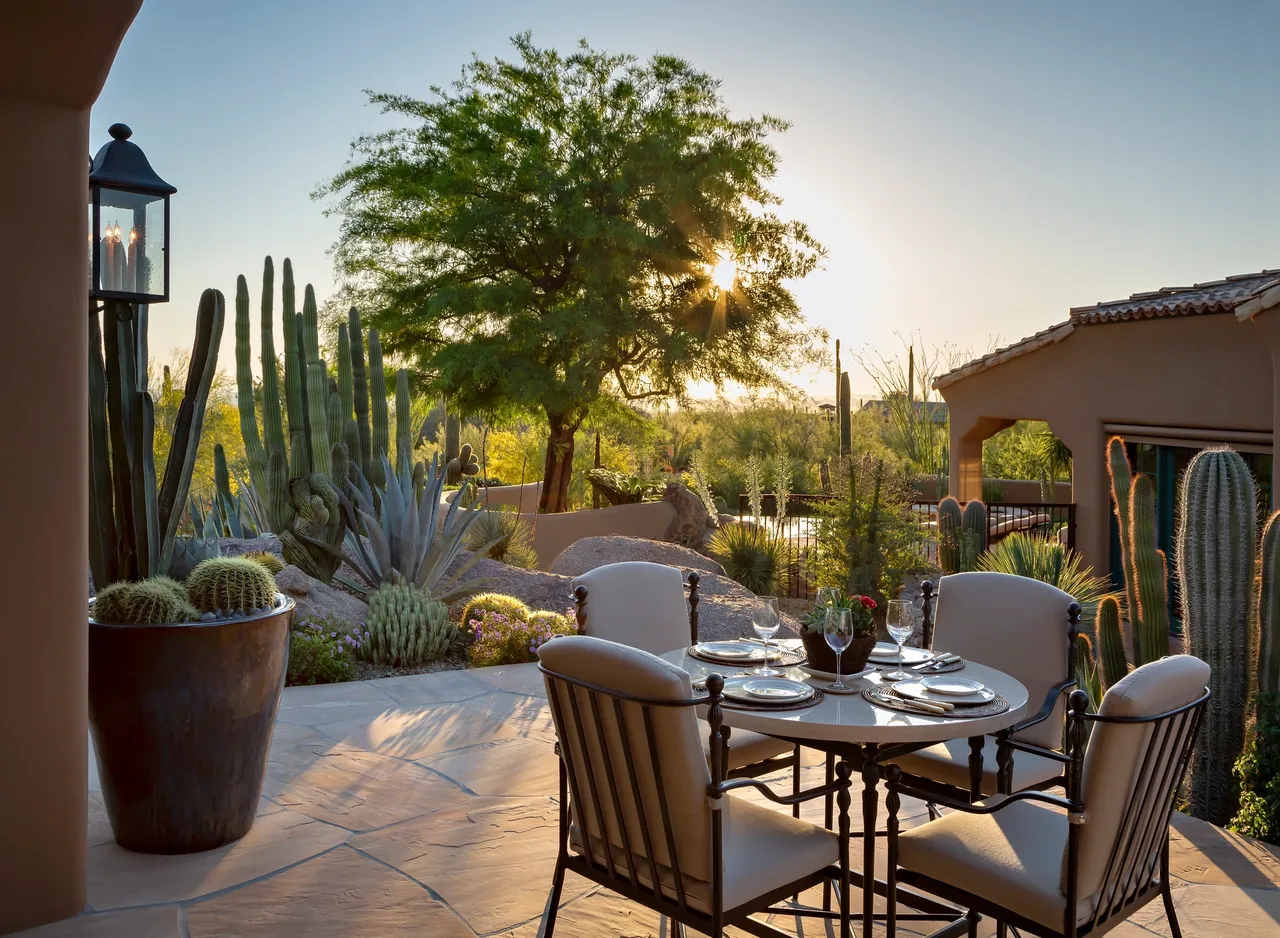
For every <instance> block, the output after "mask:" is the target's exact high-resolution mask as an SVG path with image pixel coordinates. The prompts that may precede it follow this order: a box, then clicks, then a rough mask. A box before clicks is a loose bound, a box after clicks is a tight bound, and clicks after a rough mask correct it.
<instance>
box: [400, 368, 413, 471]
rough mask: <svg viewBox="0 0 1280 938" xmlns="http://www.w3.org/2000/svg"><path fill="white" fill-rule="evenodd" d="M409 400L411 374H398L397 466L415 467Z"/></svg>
mask: <svg viewBox="0 0 1280 938" xmlns="http://www.w3.org/2000/svg"><path fill="white" fill-rule="evenodd" d="M411 406H412V405H411V404H410V400H409V372H407V371H405V370H404V369H403V368H401V369H400V370H399V371H397V372H396V466H397V467H399V466H406V465H409V466H411V465H413V429H412V419H411V418H412V415H411V414H410V408H411Z"/></svg>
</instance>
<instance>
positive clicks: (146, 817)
mask: <svg viewBox="0 0 1280 938" xmlns="http://www.w3.org/2000/svg"><path fill="white" fill-rule="evenodd" d="M277 603H278V605H277V606H276V608H275V609H273V610H271V611H270V612H263V613H259V614H257V615H253V616H246V617H243V618H236V619H216V620H213V621H210V622H185V623H179V624H176V625H107V624H104V623H101V622H95V621H94V620H93V619H92V618H90V619H89V727H90V730H91V732H92V733H93V743H94V747H95V749H96V750H97V755H98V772H99V776H100V778H101V783H102V800H103V802H104V803H105V805H106V809H107V816H108V817H109V818H110V820H111V829H112V831H114V833H115V838H116V842H117V843H118V844H119V845H120V846H122V847H126V848H128V849H129V850H136V851H139V852H142V853H195V852H197V851H200V850H212V849H213V848H214V847H220V846H222V845H223V844H227V843H230V842H232V841H234V840H239V839H240V838H241V837H243V836H244V835H245V834H246V833H248V831H249V828H250V827H252V826H253V819H254V816H255V815H256V814H257V810H258V800H259V798H260V797H261V795H262V782H263V777H264V775H265V774H266V769H267V749H268V747H269V746H270V744H271V732H272V728H273V727H274V725H275V719H276V711H277V709H278V708H279V706H280V692H281V691H282V690H283V689H284V678H285V669H286V667H287V665H288V659H289V620H290V617H291V616H292V615H293V609H294V601H293V600H292V599H290V598H288V597H286V596H281V595H278V596H277ZM90 611H92V606H90Z"/></svg>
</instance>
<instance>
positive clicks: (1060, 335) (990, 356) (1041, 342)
mask: <svg viewBox="0 0 1280 938" xmlns="http://www.w3.org/2000/svg"><path fill="white" fill-rule="evenodd" d="M1075 328H1076V324H1075V323H1074V322H1072V321H1071V320H1067V321H1066V322H1060V323H1058V324H1057V325H1054V326H1050V327H1049V328H1048V329H1042V330H1041V331H1039V332H1037V333H1036V334H1035V335H1031V336H1027V337H1026V338H1025V339H1023V340H1022V341H1020V342H1014V343H1013V344H1012V345H1006V346H1005V347H1004V348H998V349H996V350H995V351H994V352H988V353H987V354H986V355H983V356H982V357H981V358H975V359H974V360H973V361H971V362H969V363H968V364H965V365H961V366H960V367H959V368H956V369H954V370H953V371H948V372H947V373H946V374H945V375H939V376H938V377H937V378H934V379H933V387H934V389H935V390H940V389H942V388H945V387H946V386H947V385H948V384H951V383H952V382H955V381H959V380H960V379H961V378H967V377H969V375H973V374H977V373H978V372H979V371H986V370H987V369H988V368H994V367H995V366H996V365H999V364H1001V363H1003V362H1007V361H1008V360H1009V359H1011V358H1017V357H1018V356H1019V355H1026V354H1027V353H1028V352H1034V351H1035V350H1036V349H1038V348H1044V347H1045V346H1046V345H1052V344H1053V343H1055V342H1061V341H1062V340H1063V339H1065V338H1066V337H1067V336H1069V335H1071V333H1072V332H1074V331H1075Z"/></svg>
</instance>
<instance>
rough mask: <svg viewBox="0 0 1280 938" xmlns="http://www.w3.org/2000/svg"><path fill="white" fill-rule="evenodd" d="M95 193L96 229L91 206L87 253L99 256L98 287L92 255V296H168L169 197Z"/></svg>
mask: <svg viewBox="0 0 1280 938" xmlns="http://www.w3.org/2000/svg"><path fill="white" fill-rule="evenodd" d="M97 191H98V193H99V202H98V204H99V213H98V214H99V217H98V220H97V225H96V227H95V225H94V218H93V204H92V202H91V203H90V205H89V231H90V236H89V248H90V251H91V252H93V251H96V252H97V254H98V265H97V271H98V276H97V280H96V282H95V281H94V269H95V268H94V264H93V254H92V253H90V256H89V279H90V281H91V282H90V288H91V292H92V293H93V294H94V295H95V296H119V295H121V294H124V295H126V296H127V295H130V294H133V295H137V296H162V295H164V293H165V282H164V271H165V257H164V248H165V245H164V236H165V209H166V202H165V197H164V196H163V195H153V194H149V193H139V192H125V191H122V190H119V189H109V188H107V187H105V186H104V187H102V188H100V189H98V190H97Z"/></svg>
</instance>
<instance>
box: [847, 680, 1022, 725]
mask: <svg viewBox="0 0 1280 938" xmlns="http://www.w3.org/2000/svg"><path fill="white" fill-rule="evenodd" d="M862 696H863V698H865V699H866V700H867V701H869V702H871V703H873V704H875V705H876V706H877V707H884V708H885V709H886V710H898V711H900V712H902V713H910V714H911V715H912V716H918V717H921V716H923V717H943V718H945V719H951V720H967V719H971V718H972V717H994V716H999V715H1000V714H1001V713H1004V712H1005V711H1006V710H1008V709H1009V701H1007V700H1005V699H1004V698H1003V697H1001V696H1000V695H999V694H996V697H995V700H992V701H990V702H988V703H984V704H977V705H975V706H965V705H963V704H957V705H956V708H955V709H954V710H948V711H947V712H946V713H925V712H924V711H923V710H918V709H917V708H915V707H913V706H911V702H910V701H907V700H903V699H902V698H901V697H899V696H898V695H897V694H895V693H894V692H893V689H892V688H890V687H886V686H884V685H880V684H877V685H876V686H875V687H868V688H867V689H866V690H864V691H863V692H862Z"/></svg>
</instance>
